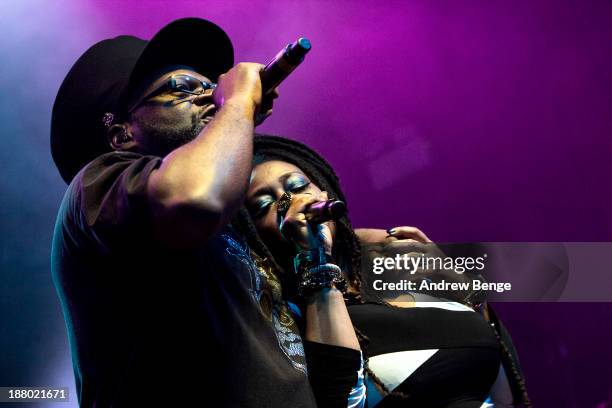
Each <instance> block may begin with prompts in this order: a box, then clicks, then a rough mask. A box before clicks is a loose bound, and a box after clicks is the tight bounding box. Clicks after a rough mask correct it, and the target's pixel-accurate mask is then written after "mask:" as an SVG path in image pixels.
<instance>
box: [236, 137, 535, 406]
mask: <svg viewBox="0 0 612 408" xmlns="http://www.w3.org/2000/svg"><path fill="white" fill-rule="evenodd" d="M287 193H290V194H287ZM288 196H290V199H289V200H288V199H287V197H288ZM328 197H333V198H335V199H339V200H342V201H346V200H345V197H344V195H343V193H342V191H341V189H340V186H339V182H338V178H337V177H336V175H335V173H334V172H333V170H332V169H331V167H330V166H329V164H328V163H327V162H326V161H325V160H324V159H323V158H322V157H321V156H319V155H318V154H317V153H316V152H314V151H312V150H311V149H309V148H308V147H306V146H304V145H303V144H300V143H298V142H295V141H291V140H289V139H284V138H278V137H272V136H259V137H256V138H255V161H254V169H253V172H252V175H251V185H250V188H249V191H248V193H247V201H246V208H247V210H243V211H242V212H241V214H240V216H239V217H238V219H237V221H236V223H235V224H236V227H237V228H239V229H241V230H242V232H243V233H245V234H246V235H247V236H248V237H249V244H250V246H251V248H252V249H253V250H254V251H255V252H256V253H258V254H259V255H260V256H261V257H263V258H265V260H266V261H267V262H268V263H269V264H271V265H273V267H274V268H275V269H277V270H279V271H281V275H282V277H283V279H284V281H285V289H287V288H298V289H297V290H286V293H285V296H286V297H288V298H290V299H298V300H297V303H300V300H299V299H300V298H299V296H298V294H299V288H301V287H302V285H303V282H302V281H300V273H299V272H298V273H292V272H293V270H294V269H296V268H295V265H293V264H297V263H298V262H295V260H294V254H295V253H296V248H297V249H298V251H297V252H299V249H300V247H303V246H304V242H296V241H295V240H293V239H291V236H292V234H291V233H292V230H293V229H294V228H296V225H298V227H297V228H306V225H310V224H308V223H307V221H306V215H305V209H306V208H307V207H308V206H309V205H310V204H312V203H313V202H317V201H321V200H325V199H327V198H328ZM281 198H283V200H284V201H283V200H281ZM279 200H280V203H279ZM279 205H280V206H281V207H282V208H281V209H280V210H281V211H280V212H279V208H278V207H279ZM287 220H289V221H287ZM287 223H288V224H289V227H287V225H286V224H287ZM317 230H318V231H317V232H318V236H319V239H320V241H321V242H323V243H324V246H325V247H326V249H327V252H328V255H329V256H330V257H331V258H330V259H331V260H332V262H333V263H334V264H336V265H340V266H341V267H342V272H343V275H344V276H343V277H344V279H345V280H346V282H347V290H346V295H345V298H346V301H347V305H348V310H349V314H350V317H351V320H352V322H353V324H354V326H355V328H356V330H357V332H358V335H359V337H360V341H361V344H362V350H364V351H365V352H366V353H367V357H368V358H369V363H368V368H367V370H366V371H367V373H368V376H367V383H368V397H367V398H368V405H369V406H370V407H372V406H379V407H384V406H396V405H397V406H411V407H412V406H414V407H467V408H472V407H474V408H477V407H481V406H493V405H490V404H489V405H487V404H488V403H489V402H490V401H492V400H493V401H495V402H496V405H495V406H497V407H503V406H518V405H519V404H521V403H523V404H525V405H530V402H529V399H528V397H527V394H526V391H525V387H524V383H523V380H522V376H521V374H520V371H519V369H518V366H517V364H516V358H515V357H514V355H515V353H514V350H513V349H511V348H509V347H508V346H507V345H506V343H508V339H509V337H508V336H507V333H505V331H504V329H503V327H502V326H501V325H500V324H499V323H497V324H496V329H492V328H491V324H490V323H489V322H488V321H486V320H485V319H484V318H483V316H482V314H481V313H476V312H475V311H474V310H473V308H471V307H469V306H467V305H463V304H460V303H458V302H435V303H430V302H427V303H422V302H420V301H419V300H420V299H419V297H418V296H416V297H415V296H414V295H409V296H408V298H405V297H398V298H395V299H387V300H385V299H382V298H381V297H380V296H378V295H377V294H375V293H372V291H371V290H370V287H371V282H370V281H369V280H370V274H367V273H363V272H362V271H360V264H361V258H362V256H361V252H362V247H363V248H365V249H366V251H368V248H370V246H374V247H376V246H377V245H378V247H379V248H381V247H382V248H383V252H384V248H385V247H387V246H389V245H391V244H392V243H394V242H395V243H402V242H407V243H413V242H422V243H425V242H428V241H429V240H428V239H427V237H426V236H425V235H424V234H423V233H422V232H420V231H418V230H417V229H414V228H410V227H398V228H395V229H394V230H390V232H389V233H387V232H386V231H383V230H372V229H370V230H353V228H352V227H351V224H350V222H349V220H348V218H347V217H342V218H340V219H339V220H337V221H336V222H326V223H323V224H319V226H318V227H317ZM398 239H401V241H398ZM296 259H297V257H296ZM334 283H335V281H334ZM336 286H337V285H336ZM415 300H416V301H415ZM427 300H430V299H427ZM423 306H426V307H423ZM491 321H492V322H496V321H495V319H494V316H491ZM501 339H504V340H505V341H503V340H501ZM315 341H316V340H315ZM502 362H503V363H504V364H503V367H504V368H505V371H506V372H508V373H509V376H508V377H509V380H510V381H506V376H505V375H504V370H503V369H500V367H501V366H502V364H501V363H502ZM491 395H492V396H493V399H492V398H491Z"/></svg>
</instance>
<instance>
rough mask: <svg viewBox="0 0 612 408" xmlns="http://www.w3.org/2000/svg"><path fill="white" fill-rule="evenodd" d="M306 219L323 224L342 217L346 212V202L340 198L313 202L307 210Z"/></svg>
mask: <svg viewBox="0 0 612 408" xmlns="http://www.w3.org/2000/svg"><path fill="white" fill-rule="evenodd" d="M305 214H306V220H307V221H308V222H310V223H313V224H321V223H322V222H325V221H332V220H337V219H339V218H341V217H342V216H343V215H344V214H346V204H344V202H342V201H339V200H326V201H320V202H318V203H313V204H311V205H310V206H309V207H308V208H307V209H306V211H305Z"/></svg>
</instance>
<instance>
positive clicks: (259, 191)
mask: <svg viewBox="0 0 612 408" xmlns="http://www.w3.org/2000/svg"><path fill="white" fill-rule="evenodd" d="M294 174H297V175H299V176H303V177H306V176H305V174H303V173H301V172H299V171H290V172H289V173H285V174H283V175H282V176H280V177H279V178H278V181H279V182H280V183H281V184H285V182H286V181H287V179H288V178H289V177H291V176H293V175H294ZM264 194H268V195H273V194H274V190H273V189H272V188H270V187H269V186H262V187H259V188H258V189H257V190H255V192H254V193H253V194H251V197H250V198H249V200H250V199H253V198H256V197H259V196H261V195H264Z"/></svg>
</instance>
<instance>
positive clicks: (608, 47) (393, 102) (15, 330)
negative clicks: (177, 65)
mask: <svg viewBox="0 0 612 408" xmlns="http://www.w3.org/2000/svg"><path fill="white" fill-rule="evenodd" d="M186 16H198V17H204V18H208V19H210V20H213V21H215V22H217V23H218V24H219V25H221V26H222V27H223V28H224V29H225V30H226V31H227V32H228V34H229V35H230V37H231V38H232V39H233V41H234V45H235V49H236V57H237V58H236V60H237V61H257V62H262V63H265V62H267V61H268V60H269V59H270V58H271V57H272V56H273V55H275V54H276V52H277V51H278V50H279V49H280V47H282V46H283V45H285V44H286V43H287V42H290V41H294V40H295V39H296V38H297V37H299V36H306V37H308V38H309V39H310V40H311V41H312V44H313V50H312V52H311V53H310V54H309V55H308V57H307V60H306V61H305V62H304V64H303V65H302V66H301V67H300V68H299V69H298V70H297V71H296V72H295V73H294V75H292V77H291V78H290V79H289V80H287V81H286V83H285V84H283V86H282V88H281V97H280V99H279V100H278V102H277V104H276V106H275V113H274V115H273V116H272V117H271V118H270V119H269V120H268V121H267V123H266V124H265V125H263V126H262V127H261V128H260V129H259V130H260V131H261V132H267V133H273V134H279V135H284V136H289V137H292V138H295V139H298V140H301V141H303V142H306V143H308V144H309V145H311V146H313V147H315V148H316V149H317V150H319V151H320V152H321V153H322V154H323V155H324V156H325V157H327V158H328V159H329V160H330V161H331V163H332V164H333V166H334V168H335V169H336V171H337V173H338V174H339V176H340V177H341V180H342V182H343V185H344V188H345V190H346V192H347V195H348V198H349V206H350V211H351V216H352V220H353V222H354V224H355V225H356V226H360V227H370V226H374V227H385V228H388V227H391V226H395V225H415V226H418V227H420V228H421V229H423V230H424V231H425V232H426V233H427V234H428V235H429V236H430V237H431V238H432V239H434V240H436V241H446V242H451V241H455V242H460V241H612V183H610V181H609V175H610V173H611V170H612V162H611V161H610V157H611V154H612V93H611V91H612V2H609V1H552V0H541V1H537V2H533V1H526V0H525V1H505V2H502V1H489V0H470V1H428V0H421V1H386V2H379V1H371V2H370V1H369V2H366V1H363V2H355V1H336V2H331V1H329V2H328V1H300V2H294V1H286V2H270V1H234V2H230V1H135V0H132V1H93V0H69V1H68V0H56V1H43V0H3V1H2V2H1V3H0V46H1V47H0V56H1V57H2V58H1V61H2V62H1V64H0V89H1V90H2V98H1V100H0V115H1V116H0V118H1V119H2V124H3V131H2V142H3V148H2V149H1V151H0V162H1V163H2V164H3V170H4V171H3V172H2V175H1V176H0V186H1V188H2V190H1V191H2V196H3V206H2V208H1V210H0V216H1V221H0V227H1V231H2V234H1V235H2V237H1V238H0V239H1V243H2V254H1V267H2V280H3V284H2V289H1V292H0V294H1V295H2V296H1V300H0V306H1V311H2V316H3V321H5V323H3V324H2V328H1V329H0V330H2V331H1V333H2V334H1V336H0V350H2V351H0V353H1V354H0V371H1V372H2V373H0V386H3V385H62V386H63V385H69V386H71V387H73V385H74V382H73V379H72V371H71V366H70V357H69V352H68V346H67V340H66V334H65V329H64V326H63V321H62V318H61V310H60V307H59V304H58V301H57V299H56V297H55V293H54V289H53V286H52V282H51V278H50V272H49V246H50V239H51V232H52V226H53V222H54V217H55V213H56V210H57V208H58V205H59V202H60V200H61V196H62V194H63V192H64V189H65V185H64V184H63V182H62V181H61V179H60V177H59V175H58V173H57V171H56V170H55V167H54V166H53V163H52V160H51V157H50V152H49V147H48V146H49V142H48V127H49V121H50V111H51V105H52V103H53V99H54V97H55V93H56V92H57V89H58V87H59V84H60V82H61V80H62V79H63V77H64V75H65V74H66V72H67V71H68V69H69V68H70V66H71V64H72V63H73V62H74V61H75V59H76V58H77V57H78V56H79V55H80V54H81V53H82V52H83V51H84V50H85V49H86V48H87V47H89V46H90V45H92V44H93V43H94V42H96V41H99V40H102V39H104V38H107V37H112V36H116V35H120V34H133V35H137V36H140V37H143V38H150V36H151V35H152V34H153V33H154V32H155V31H156V30H157V29H159V28H160V27H161V26H162V25H164V24H165V23H167V22H169V21H171V20H172V19H174V18H179V17H186ZM186 41H189V39H186ZM193 50H194V52H203V53H206V50H205V49H199V48H198V45H197V44H193ZM498 307H499V314H500V315H501V317H502V319H504V320H505V321H506V322H507V325H508V326H509V328H510V330H511V332H512V333H513V336H514V338H515V342H516V345H517V348H518V349H519V352H520V354H521V358H522V362H523V366H524V369H525V371H526V377H527V384H528V386H529V389H530V393H531V395H532V398H533V400H534V401H535V403H536V406H539V407H580V408H582V407H595V406H596V404H597V403H599V402H601V401H608V400H610V402H612V352H610V350H609V347H610V344H612V329H611V328H610V322H611V321H612V308H611V307H610V305H609V304H570V303H566V304H500V305H499V306H498ZM54 406H55V405H54ZM71 406H74V404H71Z"/></svg>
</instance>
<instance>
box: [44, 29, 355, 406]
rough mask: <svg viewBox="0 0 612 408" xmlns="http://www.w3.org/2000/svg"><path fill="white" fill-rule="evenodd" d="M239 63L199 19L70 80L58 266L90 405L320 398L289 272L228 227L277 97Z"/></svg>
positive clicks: (59, 105)
mask: <svg viewBox="0 0 612 408" xmlns="http://www.w3.org/2000/svg"><path fill="white" fill-rule="evenodd" d="M232 66H233V48H232V45H231V42H230V40H229V38H228V37H227V35H226V34H225V33H224V32H223V30H221V29H220V28H219V27H217V26H216V25H214V24H212V23H210V22H208V21H205V20H201V19H196V18H188V19H181V20H177V21H174V22H172V23H170V24H169V25H167V26H166V27H164V28H163V29H162V30H160V31H159V32H158V33H157V34H156V35H155V36H154V37H153V38H152V39H151V41H148V42H147V41H144V40H141V39H138V38H135V37H131V36H120V37H116V38H114V39H109V40H105V41H101V42H99V43H97V44H95V45H94V46H92V47H91V48H90V49H89V50H87V51H86V52H85V53H84V54H83V56H81V57H80V58H79V60H78V61H77V62H76V63H75V64H74V66H73V67H72V68H71V70H70V72H69V73H68V75H67V77H66V79H65V80H64V82H63V83H62V85H61V87H60V90H59V92H58V95H57V98H56V101H55V104H54V107H53V117H52V124H51V148H52V153H53V158H54V161H55V163H56V165H57V167H58V169H59V171H60V173H61V175H62V177H63V179H64V180H65V181H66V182H67V183H69V187H68V190H67V192H66V195H65V196H64V199H63V201H62V204H61V208H60V210H59V214H58V218H57V223H56V228H55V233H54V237H53V249H52V272H53V276H54V280H55V283H56V287H57V290H58V293H59V296H60V299H61V301H62V305H63V309H64V314H65V318H66V324H67V329H68V333H69V340H70V345H71V348H72V353H73V363H74V371H75V377H76V387H77V393H78V399H79V402H80V405H81V406H83V407H93V406H95V407H107V406H108V407H110V406H113V407H123V406H152V405H154V406H158V405H160V406H196V405H201V406H215V407H216V406H231V407H277V406H278V407H312V406H315V400H314V397H313V392H312V390H311V388H310V385H309V382H308V377H307V375H306V373H307V370H306V359H305V353H304V347H303V343H302V340H301V337H300V335H299V331H298V330H297V327H296V324H295V322H294V320H293V318H292V317H291V314H290V313H289V312H288V311H287V308H286V305H285V304H284V303H283V302H282V299H280V290H278V282H277V281H275V278H274V276H271V275H266V274H265V273H264V274H262V273H261V271H262V269H261V268H258V267H257V266H256V265H255V264H254V262H253V261H252V258H251V256H250V255H251V254H250V252H249V249H248V247H247V246H246V244H245V243H244V241H243V239H242V238H241V237H240V236H238V235H237V234H236V233H235V231H234V230H233V229H232V228H231V227H229V226H228V223H229V221H230V220H231V218H232V217H233V216H234V215H235V213H236V211H237V209H238V208H239V207H240V206H241V205H242V203H243V200H244V194H245V191H246V188H247V186H248V181H249V175H250V171H251V159H252V137H253V130H254V126H255V124H256V117H258V118H259V120H263V119H264V118H265V117H266V116H268V115H269V114H270V113H271V110H270V108H271V99H272V98H270V100H265V99H262V89H261V81H260V76H259V73H260V70H261V68H262V66H261V65H259V64H253V63H241V64H238V65H236V66H234V67H232ZM215 84H216V85H215ZM275 96H277V95H276V93H274V94H273V97H275ZM330 347H331V346H330ZM333 351H334V350H331V352H330V349H325V350H323V351H321V349H317V348H315V349H314V351H313V353H312V354H313V355H316V354H317V353H321V355H325V356H327V357H326V358H328V359H332V358H333V356H332V355H333V354H334V352H333ZM344 351H346V350H344ZM355 353H356V356H355ZM345 357H346V358H345ZM359 358H360V357H359V352H358V351H355V350H350V351H348V352H347V353H344V354H343V355H342V356H341V357H340V360H339V361H341V362H349V363H350V364H348V366H347V367H348V368H347V372H351V370H352V372H355V371H356V368H355V367H354V364H353V362H355V361H356V362H357V368H358V367H359ZM330 361H333V360H330ZM319 366H324V365H322V364H319ZM355 378H356V377H355ZM328 384H329V383H328ZM350 385H351V384H350V383H349V386H348V388H349V389H350ZM198 403H199V404H198ZM345 406H346V405H345Z"/></svg>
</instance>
